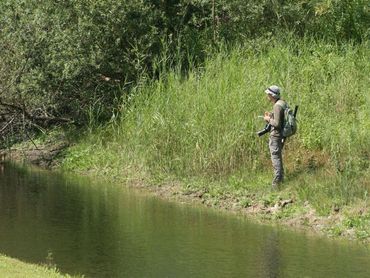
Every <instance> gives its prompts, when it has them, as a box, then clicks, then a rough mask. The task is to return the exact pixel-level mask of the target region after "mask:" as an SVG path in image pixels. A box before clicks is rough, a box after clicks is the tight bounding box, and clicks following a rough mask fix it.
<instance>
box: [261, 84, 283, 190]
mask: <svg viewBox="0 0 370 278" xmlns="http://www.w3.org/2000/svg"><path fill="white" fill-rule="evenodd" d="M265 93H266V95H267V98H268V99H269V101H271V102H272V103H273V104H274V107H273V113H270V112H265V115H264V117H263V118H264V120H265V121H266V122H267V123H269V124H270V125H271V132H270V139H269V149H270V153H271V161H272V167H273V168H274V178H273V180H272V188H273V189H278V188H279V185H280V184H281V183H282V182H283V179H284V168H283V156H282V152H283V143H284V142H283V139H284V138H283V134H282V129H283V122H284V109H285V107H286V105H287V103H286V102H285V101H284V100H282V99H280V88H279V87H278V86H275V85H272V86H270V87H268V88H267V89H266V90H265Z"/></svg>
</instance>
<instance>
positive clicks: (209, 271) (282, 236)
mask: <svg viewBox="0 0 370 278" xmlns="http://www.w3.org/2000/svg"><path fill="white" fill-rule="evenodd" d="M0 253H2V254H5V255H8V256H11V257H14V258H18V259H20V260H23V261H26V262H33V263H47V264H52V265H56V266H57V268H59V269H60V270H61V271H62V272H63V273H69V274H83V275H85V277H370V251H369V250H368V249H367V248H365V247H364V246H361V245H358V244H354V243H352V244H347V243H340V242H335V241H330V240H327V239H322V238H312V237H309V236H306V235H304V234H302V233H294V232H287V231H284V230H282V229H278V228H276V227H275V228H274V227H268V226H262V225H256V224H254V223H251V222H249V221H247V220H246V219H244V218H242V217H236V216H231V215H225V214H224V213H219V212H215V211H213V210H209V209H205V208H197V207H191V206H188V205H186V206H184V205H178V204H174V203H170V202H165V201H163V200H158V199H156V198H155V197H151V196H147V195H144V194H141V193H137V192H135V191H133V190H128V189H125V188H121V187H119V186H112V185H110V184H105V183H103V182H100V183H99V182H95V181H94V182H93V181H92V180H89V179H88V178H81V177H79V178H78V177H75V176H64V175H61V174H56V173H50V172H46V171H41V170H35V169H32V170H31V169H30V168H20V167H14V166H11V165H5V168H4V169H3V170H1V169H0ZM0 276H1V273H0Z"/></svg>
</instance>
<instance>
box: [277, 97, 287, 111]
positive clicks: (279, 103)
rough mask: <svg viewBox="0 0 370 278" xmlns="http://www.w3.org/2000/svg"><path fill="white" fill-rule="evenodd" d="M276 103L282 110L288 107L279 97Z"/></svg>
mask: <svg viewBox="0 0 370 278" xmlns="http://www.w3.org/2000/svg"><path fill="white" fill-rule="evenodd" d="M276 104H277V105H279V106H280V107H281V108H283V110H285V109H286V108H287V107H288V103H287V102H286V101H284V100H281V99H279V100H278V101H277V102H276Z"/></svg>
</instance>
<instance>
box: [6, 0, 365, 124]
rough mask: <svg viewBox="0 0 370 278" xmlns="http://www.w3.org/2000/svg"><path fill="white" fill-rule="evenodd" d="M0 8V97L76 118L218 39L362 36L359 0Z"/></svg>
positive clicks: (16, 1)
mask: <svg viewBox="0 0 370 278" xmlns="http://www.w3.org/2000/svg"><path fill="white" fill-rule="evenodd" d="M0 11H1V12H0V15H1V16H0V29H1V34H2V35H1V37H0V47H1V49H2V51H1V52H0V78H1V80H2V83H1V84H0V98H1V99H2V100H6V101H7V102H10V103H11V104H16V105H17V106H18V107H22V109H25V108H26V109H27V111H28V112H30V111H32V112H33V113H34V114H38V115H54V116H67V117H69V118H71V119H73V120H74V121H77V122H81V123H87V122H89V121H90V122H91V121H92V120H94V121H96V120H97V121H101V120H106V119H109V118H110V117H111V116H112V115H115V112H116V111H115V107H116V105H117V103H118V102H119V101H120V100H121V98H126V97H127V95H128V94H129V90H128V88H129V87H130V86H132V85H134V84H136V82H137V81H138V80H141V78H142V76H143V75H149V76H150V77H158V75H159V73H161V72H163V69H164V68H171V67H172V68H174V67H180V68H182V70H187V69H189V67H191V65H192V64H194V63H199V62H202V61H204V60H205V59H206V57H207V53H210V52H209V51H210V50H211V49H214V48H215V47H221V46H222V45H223V44H224V43H226V44H230V43H235V42H240V41H244V40H245V39H248V38H256V37H260V36H269V34H270V35H271V34H279V32H281V31H282V30H286V29H288V30H290V31H291V32H295V33H296V34H299V35H301V36H303V35H314V36H317V37H326V38H328V39H334V40H338V41H340V40H343V39H344V40H353V41H355V42H361V41H366V40H367V39H368V36H369V27H368V26H369V24H368V23H369V6H368V3H367V1H366V0H356V1H352V0H351V1H350V0H346V1H339V0H331V1H319V0H306V1H296V0H289V1H285V0H284V1H283V0H274V1H272V0H263V1H260V0H258V1H257V0H253V1H247V2H246V1H241V0H232V1H224V0H222V1H221V0H217V1H216V0H215V1H204V0H165V1H158V0H146V1H141V0H120V1H116V0H104V1H103V0H80V1H71V0H68V1H55V0H47V1H42V4H40V1H37V0H30V1H26V0H3V1H1V3H0ZM323 26H324V27H323ZM22 109H21V110H22ZM23 112H25V111H23Z"/></svg>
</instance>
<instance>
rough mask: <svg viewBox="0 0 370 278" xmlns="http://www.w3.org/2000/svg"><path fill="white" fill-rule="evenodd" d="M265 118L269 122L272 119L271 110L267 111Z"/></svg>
mask: <svg viewBox="0 0 370 278" xmlns="http://www.w3.org/2000/svg"><path fill="white" fill-rule="evenodd" d="M263 119H264V120H265V121H266V122H269V121H270V119H271V114H270V112H265V115H264V116H263Z"/></svg>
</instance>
